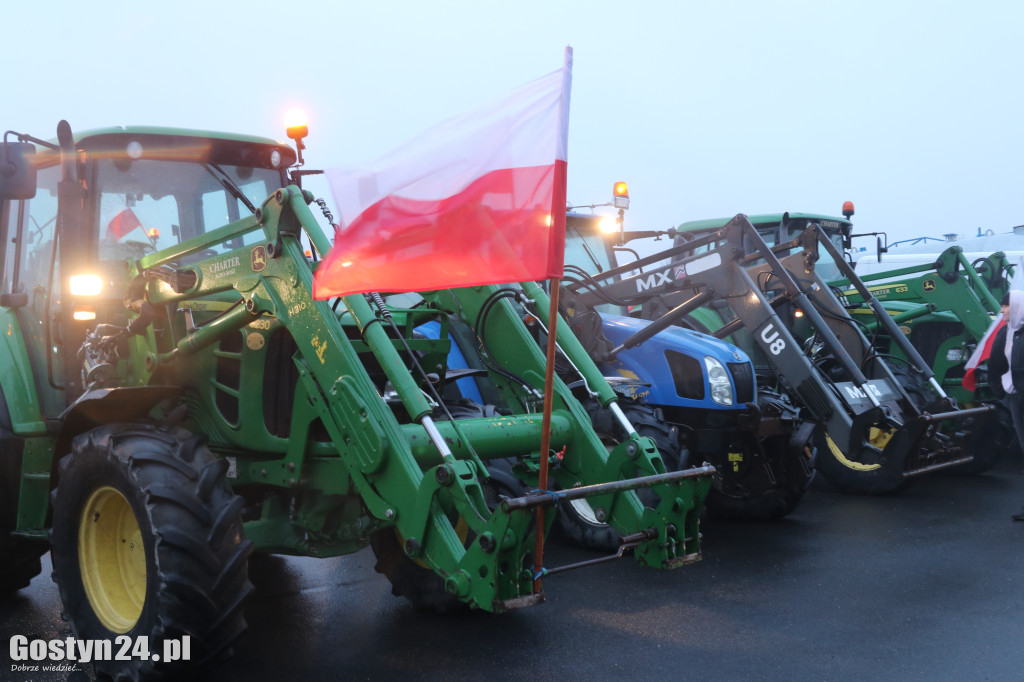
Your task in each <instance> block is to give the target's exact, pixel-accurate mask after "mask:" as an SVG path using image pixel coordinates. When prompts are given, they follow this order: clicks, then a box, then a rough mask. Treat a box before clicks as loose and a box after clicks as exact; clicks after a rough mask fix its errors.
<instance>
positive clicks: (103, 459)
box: [50, 424, 252, 680]
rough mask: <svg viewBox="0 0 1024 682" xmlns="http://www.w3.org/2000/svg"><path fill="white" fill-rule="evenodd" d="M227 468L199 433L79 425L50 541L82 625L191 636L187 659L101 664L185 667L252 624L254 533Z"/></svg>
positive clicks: (106, 633)
mask: <svg viewBox="0 0 1024 682" xmlns="http://www.w3.org/2000/svg"><path fill="white" fill-rule="evenodd" d="M226 470H227V463H226V461H224V460H221V459H216V458H215V457H214V456H213V454H212V453H211V452H210V450H209V448H207V447H206V446H205V445H203V439H202V437H200V436H193V435H191V434H190V433H188V432H187V431H184V430H183V429H178V428H171V429H167V428H157V427H151V426H144V425H130V424H120V425H110V426H103V427H100V428H97V429H94V430H93V431H89V432H87V433H85V434H83V435H81V436H79V437H78V438H76V439H75V442H74V445H73V448H72V452H71V454H70V455H68V456H66V457H64V458H63V459H62V460H61V462H60V482H59V484H58V486H57V488H56V490H54V492H53V494H52V502H53V528H52V530H51V531H50V544H51V547H52V550H51V551H52V557H53V579H54V581H55V582H56V583H57V587H58V589H59V591H60V596H61V600H62V601H63V603H64V616H65V618H66V619H67V620H68V623H69V624H70V626H71V630H72V632H73V633H74V635H75V636H76V637H77V638H79V639H100V640H110V641H111V642H112V643H116V642H118V641H131V642H133V643H135V642H138V641H140V640H139V638H140V637H148V643H149V651H150V652H151V653H153V654H156V655H158V656H162V654H163V645H162V642H163V641H165V640H172V639H175V640H179V641H180V639H181V637H183V636H185V635H188V636H189V637H190V647H191V657H190V660H189V661H183V662H181V663H167V662H165V661H159V662H157V661H156V660H154V659H152V658H151V659H149V660H142V658H141V657H138V658H136V657H132V660H130V661H96V662H95V666H96V670H97V672H98V673H101V674H103V675H108V676H110V677H112V678H113V679H116V680H144V679H151V678H155V677H162V676H170V677H178V676H180V675H182V673H183V671H184V670H187V669H191V668H196V667H199V666H202V665H204V664H206V663H209V662H213V661H216V660H219V659H221V658H224V657H226V656H227V655H229V654H230V647H231V644H232V642H233V641H234V640H235V639H236V638H237V637H238V636H239V635H240V634H241V633H242V631H243V630H244V629H245V618H244V615H243V613H242V606H243V604H244V602H245V601H246V599H247V598H248V596H249V594H250V593H251V592H252V586H251V585H250V583H249V580H248V574H247V567H246V561H247V559H248V557H249V555H250V554H251V552H252V542H251V541H249V540H246V539H245V537H244V536H243V533H242V521H241V510H242V505H243V501H242V498H240V497H237V496H235V495H234V494H232V492H231V488H230V487H229V486H228V483H227V481H226V479H225V473H226ZM120 636H127V637H128V638H129V640H117V639H115V638H117V637H120ZM115 650H116V646H115ZM179 666H180V667H179Z"/></svg>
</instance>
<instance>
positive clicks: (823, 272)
mask: <svg viewBox="0 0 1024 682" xmlns="http://www.w3.org/2000/svg"><path fill="white" fill-rule="evenodd" d="M826 234H827V235H828V240H829V241H830V242H832V245H833V246H835V247H836V251H838V252H839V253H840V254H841V253H843V249H844V244H843V235H842V234H839V233H838V232H832V231H831V230H826ZM814 269H815V270H816V271H817V272H818V274H819V275H820V276H821V278H822V279H823V280H824V281H826V282H831V281H833V280H837V279H843V272H842V270H840V269H839V266H838V265H836V261H835V259H834V258H832V255H831V254H830V253H829V252H828V251H826V250H825V249H824V248H820V249H818V262H817V263H815V264H814Z"/></svg>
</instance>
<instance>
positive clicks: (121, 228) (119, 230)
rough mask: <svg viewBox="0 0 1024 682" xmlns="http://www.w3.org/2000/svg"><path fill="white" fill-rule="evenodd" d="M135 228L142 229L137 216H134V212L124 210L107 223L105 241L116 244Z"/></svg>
mask: <svg viewBox="0 0 1024 682" xmlns="http://www.w3.org/2000/svg"><path fill="white" fill-rule="evenodd" d="M136 227H142V223H141V222H140V221H139V218H138V216H136V215H135V211H133V210H131V209H130V208H126V209H124V210H123V211H121V212H120V213H118V214H117V215H116V216H114V217H113V218H112V219H111V220H110V222H109V223H107V234H106V239H107V241H112V242H116V241H117V240H119V239H120V238H121V237H123V236H125V235H126V234H128V233H129V232H131V231H132V230H134V229H135V228H136Z"/></svg>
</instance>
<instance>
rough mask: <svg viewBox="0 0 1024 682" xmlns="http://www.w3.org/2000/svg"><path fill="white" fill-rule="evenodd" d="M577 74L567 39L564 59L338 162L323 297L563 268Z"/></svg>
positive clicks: (544, 274) (538, 275) (544, 275)
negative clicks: (375, 154)
mask: <svg viewBox="0 0 1024 682" xmlns="http://www.w3.org/2000/svg"><path fill="white" fill-rule="evenodd" d="M571 84H572V48H566V51H565V64H564V66H563V67H562V68H561V69H559V70H558V71H554V72H552V73H550V74H548V75H547V76H544V77H542V78H539V79H537V80H535V81H533V82H530V83H527V84H526V85H524V86H522V87H520V88H517V89H516V90H513V91H512V92H510V93H508V94H506V95H505V96H503V97H501V98H499V99H497V100H494V101H492V102H490V103H489V104H487V105H484V106H483V107H480V108H478V109H476V110H474V111H471V112H469V113H466V114H463V115H461V116H457V117H455V118H452V119H449V120H447V121H445V122H443V123H440V124H438V125H437V126H435V127H433V128H431V129H430V130H428V131H427V132H425V133H423V134H421V135H420V136H419V137H417V138H415V139H413V140H411V141H410V142H408V143H406V144H405V145H403V146H401V147H399V148H397V149H395V150H393V151H391V152H390V153H389V154H387V155H385V156H384V157H382V158H381V159H379V160H377V161H376V162H374V163H372V164H371V165H370V166H369V167H368V168H365V169H359V170H355V171H352V170H334V171H327V177H328V180H329V182H330V186H331V191H332V193H333V195H334V199H335V203H336V206H337V209H338V213H339V228H338V230H337V232H336V233H335V238H334V247H333V248H332V249H331V251H330V253H328V254H327V256H326V257H325V258H324V260H323V262H322V263H321V264H320V265H319V267H318V268H317V270H316V274H315V277H314V280H313V295H314V297H315V298H318V299H326V298H332V297H334V296H343V295H346V294H355V293H364V292H371V291H380V292H402V291H431V290H435V289H444V288H449V287H463V286H477V285H482V284H498V283H506V282H523V281H528V280H540V279H548V278H551V277H561V276H562V265H563V255H564V250H565V205H566V196H565V184H566V161H567V159H568V153H567V152H568V150H567V145H568V127H569V126H568V124H569V90H570V86H571Z"/></svg>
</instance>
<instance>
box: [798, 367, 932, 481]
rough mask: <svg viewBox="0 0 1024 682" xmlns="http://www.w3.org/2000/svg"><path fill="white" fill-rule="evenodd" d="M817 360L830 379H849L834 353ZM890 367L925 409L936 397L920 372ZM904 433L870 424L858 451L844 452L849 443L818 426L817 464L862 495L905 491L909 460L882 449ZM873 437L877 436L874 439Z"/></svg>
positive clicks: (829, 476) (829, 478) (824, 473)
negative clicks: (876, 427)
mask: <svg viewBox="0 0 1024 682" xmlns="http://www.w3.org/2000/svg"><path fill="white" fill-rule="evenodd" d="M816 364H818V365H819V369H821V370H822V372H823V373H824V374H825V375H826V376H828V378H829V380H830V381H847V380H848V379H849V377H848V376H847V374H846V372H845V371H843V370H842V369H841V367H840V366H839V364H838V362H836V361H835V360H834V359H833V358H832V357H831V356H828V355H826V356H824V357H823V358H822V359H819V360H818V361H817V362H816ZM891 369H892V371H893V374H894V376H895V377H896V381H897V382H898V383H900V384H901V385H902V386H903V388H904V390H905V391H906V392H907V394H908V396H909V397H910V399H911V400H912V401H914V404H915V405H918V406H920V407H921V409H924V408H923V406H925V405H928V404H930V403H931V402H932V401H933V400H934V399H935V396H934V395H933V394H932V393H931V391H930V389H929V388H928V384H927V382H926V381H924V380H923V377H921V375H920V374H917V373H914V372H912V371H911V370H910V369H909V368H904V367H892V368H891ZM904 435H905V432H904V431H902V430H897V431H896V432H895V433H894V434H892V435H887V434H886V433H885V432H883V431H875V430H873V429H870V428H869V429H867V431H866V432H865V433H862V434H860V438H859V441H858V443H857V444H856V445H855V446H853V449H854V450H855V451H853V452H844V448H846V449H847V450H849V449H850V448H849V447H848V446H847V445H846V444H844V443H842V442H837V441H836V440H834V439H833V438H832V435H831V434H829V433H828V432H827V431H826V430H825V429H824V428H820V429H817V430H816V432H815V434H814V444H815V447H816V448H817V459H816V460H815V466H816V468H817V469H818V471H820V472H821V475H822V476H823V477H824V478H825V481H826V482H827V483H828V484H829V485H830V486H832V487H833V488H835V489H837V490H840V491H842V492H846V493H853V494H861V495H891V494H895V493H899V492H902V491H903V490H905V489H906V488H907V487H909V486H910V485H911V483H912V479H909V478H906V477H905V476H904V475H903V467H904V465H905V464H906V462H905V461H903V460H901V461H895V459H894V458H892V457H889V458H887V457H884V456H883V455H882V451H883V450H884V449H885V446H886V444H887V443H888V441H889V439H890V438H892V439H896V438H902V437H904ZM872 438H874V439H875V440H874V441H872Z"/></svg>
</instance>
